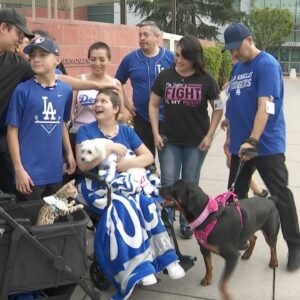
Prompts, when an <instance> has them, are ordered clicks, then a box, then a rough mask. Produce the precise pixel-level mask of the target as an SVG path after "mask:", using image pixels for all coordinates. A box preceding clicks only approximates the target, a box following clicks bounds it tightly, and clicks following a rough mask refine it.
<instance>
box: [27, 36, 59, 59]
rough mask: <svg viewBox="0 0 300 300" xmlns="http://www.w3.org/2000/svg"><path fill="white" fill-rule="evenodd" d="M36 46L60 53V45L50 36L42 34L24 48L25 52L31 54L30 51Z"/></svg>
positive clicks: (56, 53)
mask: <svg viewBox="0 0 300 300" xmlns="http://www.w3.org/2000/svg"><path fill="white" fill-rule="evenodd" d="M35 48H40V49H42V50H44V51H46V52H49V53H53V54H55V55H59V48H58V45H57V44H56V43H55V42H54V41H53V40H52V39H51V38H49V37H44V36H41V37H39V38H36V39H34V40H32V42H31V44H29V45H27V46H26V47H25V48H24V49H23V52H24V53H26V54H30V52H31V51H32V50H33V49H35Z"/></svg>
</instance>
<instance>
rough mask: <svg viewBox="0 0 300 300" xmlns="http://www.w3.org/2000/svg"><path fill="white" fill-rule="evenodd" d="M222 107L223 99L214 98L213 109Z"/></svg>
mask: <svg viewBox="0 0 300 300" xmlns="http://www.w3.org/2000/svg"><path fill="white" fill-rule="evenodd" d="M223 108H224V106H223V101H222V100H221V99H217V100H214V110H222V109H223Z"/></svg>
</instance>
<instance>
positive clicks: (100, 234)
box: [80, 173, 178, 300]
mask: <svg viewBox="0 0 300 300" xmlns="http://www.w3.org/2000/svg"><path fill="white" fill-rule="evenodd" d="M146 176H147V178H145V180H143V181H142V183H141V182H139V180H136V178H134V176H133V175H132V174H127V173H121V174H118V175H117V176H116V178H115V179H114V180H113V181H112V182H111V187H112V191H113V192H112V203H111V205H110V206H109V207H103V208H100V207H99V205H98V204H99V203H102V204H103V203H105V201H106V198H107V193H106V189H105V188H104V187H103V186H101V185H100V184H99V183H97V182H94V181H91V180H89V179H85V180H83V181H82V182H81V184H80V190H81V192H82V195H83V196H84V198H85V200H86V201H87V202H88V204H89V206H90V207H91V208H92V209H93V210H94V211H95V212H98V213H99V215H101V219H100V221H99V223H98V226H97V230H96V235H95V242H94V247H95V254H96V258H97V261H98V263H99V265H100V266H101V267H102V269H103V271H104V272H105V273H106V275H107V277H108V279H109V280H110V281H111V282H112V283H113V284H114V285H115V287H116V289H117V293H116V294H115V295H113V296H112V299H114V300H116V299H128V298H129V296H130V295H131V292H132V290H133V288H134V286H135V285H136V284H137V283H138V282H139V281H140V280H141V279H142V278H143V277H145V276H147V275H150V274H155V273H157V272H160V271H162V270H163V269H164V268H165V267H166V266H167V265H169V264H170V263H171V262H174V261H177V260H178V257H177V255H176V252H175V250H174V247H173V245H172V244H171V242H170V239H169V236H168V234H167V231H166V229H165V226H164V225H163V222H162V220H161V217H160V213H159V209H158V207H157V205H156V203H155V201H156V200H159V197H158V191H157V186H158V184H159V180H158V178H157V177H156V178H155V176H153V175H151V174H150V173H147V174H146ZM147 180H148V181H147ZM145 182H146V184H145ZM149 182H150V183H151V186H152V189H151V188H150V186H149ZM103 199H104V201H102V200H103ZM101 201H102V202H101ZM94 204H96V205H94ZM102 204H101V205H102Z"/></svg>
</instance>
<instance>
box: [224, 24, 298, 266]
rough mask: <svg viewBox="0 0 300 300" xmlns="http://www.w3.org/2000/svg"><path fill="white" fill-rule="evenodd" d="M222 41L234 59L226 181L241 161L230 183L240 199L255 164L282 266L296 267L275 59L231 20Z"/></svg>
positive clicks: (294, 215)
mask: <svg viewBox="0 0 300 300" xmlns="http://www.w3.org/2000/svg"><path fill="white" fill-rule="evenodd" d="M224 39H225V46H224V49H223V50H229V51H230V52H231V55H232V57H233V59H235V60H237V61H238V62H237V64H236V65H235V66H234V68H233V71H232V77H231V81H230V86H229V94H230V112H229V115H228V119H229V124H230V129H229V130H230V133H229V136H228V139H229V140H228V141H227V144H228V143H229V145H230V146H229V147H230V149H229V150H230V152H231V154H232V158H231V165H230V174H229V181H228V186H229V187H230V186H231V185H232V183H233V181H234V179H235V177H236V174H237V172H238V169H239V162H240V159H243V160H245V163H244V165H243V168H242V169H241V171H240V173H239V176H238V178H237V180H236V183H235V185H234V188H235V192H236V193H237V195H238V196H239V197H240V198H246V197H247V196H248V191H249V183H250V180H251V177H252V174H253V172H254V170H255V169H257V170H258V172H259V174H260V176H261V178H262V179H263V181H264V183H265V185H266V186H267V188H268V190H269V191H270V193H271V195H274V196H276V197H277V198H278V201H277V203H276V205H277V208H278V211H279V215H280V220H281V228H282V233H283V237H284V239H285V241H286V243H287V246H288V249H289V255H288V264H287V269H288V270H289V271H294V270H296V269H298V268H300V232H299V225H298V216H297V210H296V207H295V202H294V197H293V194H292V192H291V191H290V189H289V188H288V170H287V168H286V165H285V154H284V153H285V150H286V138H285V121H284V116H283V79H282V70H281V66H280V64H279V63H278V61H277V60H276V59H275V58H274V57H273V56H272V55H270V54H269V53H266V52H264V51H260V50H259V49H258V48H256V46H255V44H254V41H253V38H252V36H251V32H250V30H249V29H248V28H247V27H246V26H245V25H244V24H242V23H232V24H231V25H229V26H228V27H227V28H226V30H225V32H224Z"/></svg>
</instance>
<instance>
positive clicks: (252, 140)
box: [243, 137, 258, 148]
mask: <svg viewBox="0 0 300 300" xmlns="http://www.w3.org/2000/svg"><path fill="white" fill-rule="evenodd" d="M244 143H248V144H250V145H251V146H252V147H254V148H257V146H258V140H257V139H255V138H252V137H249V138H247V139H245V140H244V141H243V144H244Z"/></svg>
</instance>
